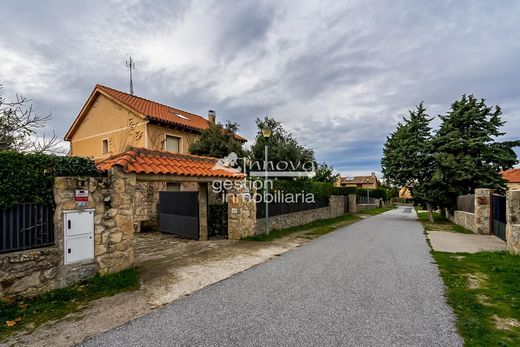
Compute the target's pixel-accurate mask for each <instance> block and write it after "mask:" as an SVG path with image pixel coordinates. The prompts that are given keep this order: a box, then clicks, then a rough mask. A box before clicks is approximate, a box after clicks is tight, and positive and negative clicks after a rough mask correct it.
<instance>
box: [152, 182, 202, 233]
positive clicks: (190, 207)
mask: <svg viewBox="0 0 520 347" xmlns="http://www.w3.org/2000/svg"><path fill="white" fill-rule="evenodd" d="M199 225H200V223H199V193H198V192H169V191H165V192H160V193H159V230H160V231H161V232H164V233H169V234H175V235H178V236H183V237H187V238H190V239H194V240H198V239H199Z"/></svg>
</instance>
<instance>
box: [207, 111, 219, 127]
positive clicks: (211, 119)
mask: <svg viewBox="0 0 520 347" xmlns="http://www.w3.org/2000/svg"><path fill="white" fill-rule="evenodd" d="M208 120H209V122H210V123H213V124H216V123H217V113H216V112H215V111H213V110H209V111H208Z"/></svg>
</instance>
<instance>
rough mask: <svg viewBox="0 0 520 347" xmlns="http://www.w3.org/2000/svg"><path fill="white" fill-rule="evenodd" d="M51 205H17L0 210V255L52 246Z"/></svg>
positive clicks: (52, 211)
mask: <svg viewBox="0 0 520 347" xmlns="http://www.w3.org/2000/svg"><path fill="white" fill-rule="evenodd" d="M53 217H54V209H53V207H52V206H51V205H42V204H33V203H27V204H18V205H15V206H13V207H10V208H5V209H0V231H1V232H0V253H4V252H15V251H21V250H25V249H31V248H37V247H44V246H50V245H53V244H54V223H53Z"/></svg>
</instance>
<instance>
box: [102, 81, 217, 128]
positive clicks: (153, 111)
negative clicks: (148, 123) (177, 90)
mask: <svg viewBox="0 0 520 347" xmlns="http://www.w3.org/2000/svg"><path fill="white" fill-rule="evenodd" d="M96 87H98V88H99V89H100V90H102V91H104V92H105V93H107V94H108V95H110V96H111V97H113V98H114V99H116V100H118V101H119V102H121V103H123V104H125V105H127V106H129V107H131V108H133V109H134V110H136V111H137V112H139V113H141V114H143V115H145V116H146V117H149V118H151V119H154V120H156V121H159V122H165V123H170V124H176V125H180V126H183V127H186V128H191V129H194V130H204V129H206V128H208V127H209V123H208V120H207V119H205V118H203V117H201V116H198V115H196V114H193V113H189V112H186V111H182V110H179V109H177V108H173V107H170V106H166V105H163V104H160V103H158V102H155V101H151V100H148V99H145V98H141V97H139V96H135V95H132V94H128V93H125V92H122V91H119V90H116V89H113V88H109V87H106V86H103V85H100V84H98V85H97V86H96Z"/></svg>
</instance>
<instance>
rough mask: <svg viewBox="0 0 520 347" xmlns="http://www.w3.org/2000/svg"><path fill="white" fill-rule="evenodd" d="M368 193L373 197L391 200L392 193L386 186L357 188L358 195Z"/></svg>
mask: <svg viewBox="0 0 520 347" xmlns="http://www.w3.org/2000/svg"><path fill="white" fill-rule="evenodd" d="M367 191H368V195H369V196H370V197H371V198H378V199H383V200H389V199H390V193H389V192H388V191H387V190H386V189H385V188H376V189H357V191H356V194H357V196H367Z"/></svg>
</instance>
